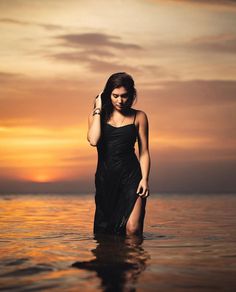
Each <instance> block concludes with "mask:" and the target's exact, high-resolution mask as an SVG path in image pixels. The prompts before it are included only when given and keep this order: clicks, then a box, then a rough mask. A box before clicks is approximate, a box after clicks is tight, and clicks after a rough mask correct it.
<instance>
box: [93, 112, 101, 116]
mask: <svg viewBox="0 0 236 292" xmlns="http://www.w3.org/2000/svg"><path fill="white" fill-rule="evenodd" d="M96 114H97V115H101V113H98V112H94V113H93V116H94V115H96Z"/></svg>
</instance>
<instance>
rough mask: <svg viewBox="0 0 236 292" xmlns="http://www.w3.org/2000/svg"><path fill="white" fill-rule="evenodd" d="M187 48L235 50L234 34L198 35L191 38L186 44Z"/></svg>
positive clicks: (220, 50) (233, 51) (233, 52)
mask: <svg viewBox="0 0 236 292" xmlns="http://www.w3.org/2000/svg"><path fill="white" fill-rule="evenodd" d="M186 48H187V49H189V48H193V49H198V50H203V51H210V52H212V53H214V52H220V53H232V54H235V52H236V35H234V34H219V35H209V36H203V37H198V38H195V39H192V40H191V41H190V42H189V43H188V44H187V46H186Z"/></svg>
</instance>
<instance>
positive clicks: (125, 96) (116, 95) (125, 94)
mask: <svg viewBox="0 0 236 292" xmlns="http://www.w3.org/2000/svg"><path fill="white" fill-rule="evenodd" d="M113 96H114V97H115V98H117V97H119V95H118V94H114V93H113ZM120 97H123V98H127V97H128V95H127V93H124V94H121V95H120Z"/></svg>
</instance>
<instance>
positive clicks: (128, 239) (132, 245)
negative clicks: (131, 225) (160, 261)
mask: <svg viewBox="0 0 236 292" xmlns="http://www.w3.org/2000/svg"><path fill="white" fill-rule="evenodd" d="M94 239H95V240H96V241H97V247H96V248H95V249H93V250H92V253H93V254H94V256H95V257H96V258H95V259H93V260H91V261H82V262H79V261H78V262H75V263H73V264H72V266H73V267H76V268H79V269H85V270H89V271H96V272H97V275H98V277H100V278H101V280H102V282H101V286H102V288H103V289H104V291H122V290H123V289H124V287H126V288H130V289H132V291H135V290H134V288H135V284H136V282H137V279H138V277H139V275H140V274H141V272H142V271H144V270H145V268H146V265H147V264H146V261H147V260H148V259H149V258H150V256H149V254H148V253H147V252H146V251H145V250H144V249H143V247H142V242H143V237H142V236H118V235H108V234H99V235H98V234H96V235H95V236H94Z"/></svg>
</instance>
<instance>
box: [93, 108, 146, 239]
mask: <svg viewBox="0 0 236 292" xmlns="http://www.w3.org/2000/svg"><path fill="white" fill-rule="evenodd" d="M135 117H136V110H135V114H134V119H133V123H132V124H127V125H124V126H120V127H115V126H112V125H110V124H108V123H104V124H103V126H102V128H101V137H100V139H99V142H98V144H97V152H98V163H97V169H96V173H95V188H96V191H95V205H96V209H95V215H94V233H113V234H125V229H126V223H127V221H128V219H129V216H130V214H131V212H132V210H133V207H134V205H135V202H136V199H137V198H138V197H139V195H138V194H137V193H136V191H137V188H138V185H139V182H140V180H141V178H142V172H141V167H140V163H139V160H138V158H137V156H136V154H135V148H134V145H135V142H136V140H137V136H138V130H137V128H136V125H135Z"/></svg>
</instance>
